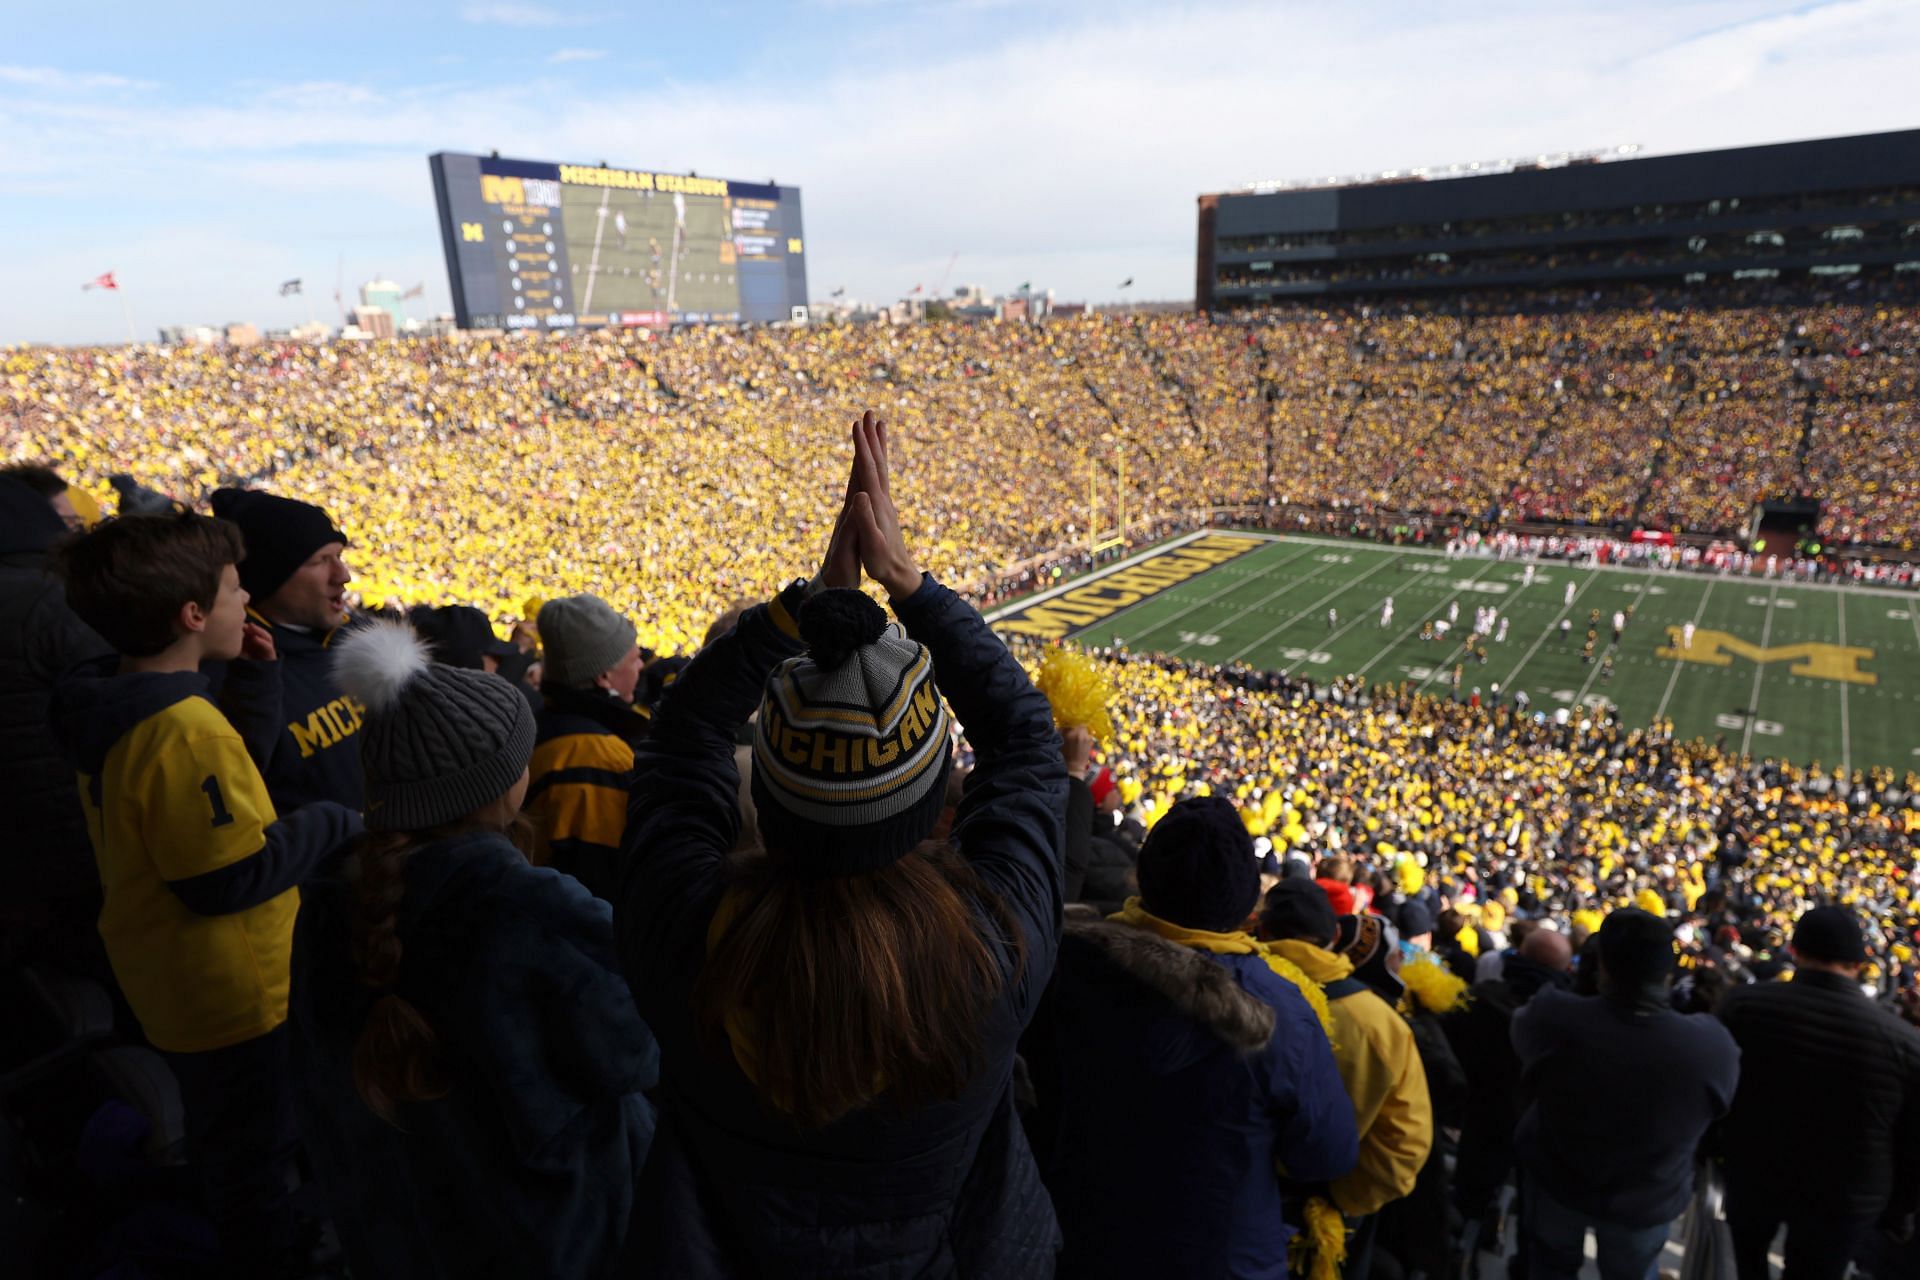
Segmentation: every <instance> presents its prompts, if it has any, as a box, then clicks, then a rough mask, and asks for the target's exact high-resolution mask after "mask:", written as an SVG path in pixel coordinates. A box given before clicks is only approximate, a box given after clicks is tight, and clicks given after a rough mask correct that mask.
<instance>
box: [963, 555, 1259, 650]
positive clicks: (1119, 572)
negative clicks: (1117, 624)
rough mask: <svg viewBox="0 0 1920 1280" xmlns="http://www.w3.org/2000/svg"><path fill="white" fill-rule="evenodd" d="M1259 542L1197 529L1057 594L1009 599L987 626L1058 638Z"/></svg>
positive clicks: (1192, 575) (1232, 558)
mask: <svg viewBox="0 0 1920 1280" xmlns="http://www.w3.org/2000/svg"><path fill="white" fill-rule="evenodd" d="M1265 545H1267V540H1266V539H1264V538H1249V537H1244V536H1241V535H1239V534H1231V533H1208V534H1203V535H1201V536H1200V537H1198V538H1195V539H1194V540H1193V541H1191V542H1185V543H1182V544H1180V545H1179V546H1175V547H1169V548H1167V549H1166V550H1165V551H1160V552H1155V553H1154V554H1152V555H1149V556H1147V557H1145V558H1144V559H1141V560H1136V561H1134V562H1133V563H1131V564H1127V565H1120V566H1115V567H1114V568H1112V569H1109V570H1107V571H1106V572H1104V573H1100V574H1096V575H1095V576H1093V577H1091V578H1088V579H1086V580H1085V581H1083V582H1081V583H1079V584H1078V585H1076V586H1072V587H1069V588H1067V590H1065V591H1062V592H1061V593H1060V594H1059V595H1054V596H1048V597H1047V598H1045V599H1041V600H1035V601H1033V602H1032V603H1030V604H1023V605H1015V606H1014V607H1013V608H1011V609H1009V610H1008V611H1007V612H1006V613H1004V614H1002V615H1000V616H999V617H997V618H995V619H994V622H993V626H994V628H995V630H998V631H1005V632H1010V633H1012V634H1014V635H1022V636H1037V637H1039V638H1040V639H1043V640H1060V639H1063V638H1065V637H1067V636H1070V635H1073V634H1074V633H1076V632H1079V631H1084V630H1085V629H1086V628H1088V627H1090V626H1092V625H1093V624H1094V623H1096V622H1099V621H1101V620H1102V619H1104V618H1111V617H1112V616H1113V615H1114V614H1116V613H1119V612H1120V611H1121V610H1122V609H1130V608H1132V607H1133V606H1134V605H1136V604H1139V603H1140V602H1141V601H1142V600H1147V599H1151V598H1152V597H1154V596H1157V595H1159V594H1160V593H1161V592H1162V591H1166V590H1168V589H1169V588H1171V587H1176V586H1178V585H1180V584H1181V583H1182V582H1185V581H1186V580H1187V579H1189V578H1197V577H1199V576H1200V575H1201V574H1203V573H1205V572H1206V571H1207V570H1209V569H1212V568H1214V567H1215V566H1217V565H1222V564H1225V563H1226V562H1227V561H1229V560H1234V559H1237V558H1239V557H1240V556H1243V555H1246V554H1247V553H1248V552H1250V551H1258V550H1259V549H1260V548H1261V547H1263V546H1265Z"/></svg>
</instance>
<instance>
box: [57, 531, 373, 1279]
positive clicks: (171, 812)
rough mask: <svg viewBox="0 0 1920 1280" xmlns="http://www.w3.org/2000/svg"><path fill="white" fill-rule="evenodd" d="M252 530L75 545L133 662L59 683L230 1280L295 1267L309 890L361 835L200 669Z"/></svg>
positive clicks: (233, 590) (114, 941) (64, 564)
mask: <svg viewBox="0 0 1920 1280" xmlns="http://www.w3.org/2000/svg"><path fill="white" fill-rule="evenodd" d="M243 554H244V552H243V549H242V546H241V542H240V535H239V532H238V531H237V530H236V529H235V528H234V527H233V526H232V525H230V524H226V523H225V522H223V521H218V520H210V519H208V518H206V517H205V516H198V515H193V514H191V513H180V514H176V515H165V516H130V517H123V518H121V519H119V520H116V521H114V522H112V523H111V524H106V525H102V526H101V527H100V528H99V529H97V530H96V531H94V532H93V533H91V534H89V535H88V536H86V537H85V538H82V539H80V540H79V541H77V542H75V543H72V544H70V545H69V546H68V547H66V548H64V549H63V553H62V558H61V568H62V572H63V573H64V575H65V577H66V580H67V594H68V599H69V600H70V602H71V603H72V605H73V609H74V612H75V613H77V614H79V615H80V617H81V618H82V619H84V620H85V621H86V622H87V623H88V624H89V625H91V626H92V627H93V628H94V630H95V631H97V632H99V633H100V635H101V636H102V637H103V638H105V639H106V641H107V642H108V643H110V644H111V645H113V647H114V649H115V650H116V651H118V653H119V655H120V656H119V659H118V662H117V664H116V663H115V661H114V660H113V659H104V660H102V661H101V662H99V663H96V664H92V665H90V666H84V667H82V668H81V669H80V670H79V671H78V672H77V673H74V674H73V675H70V676H69V677H68V678H67V679H65V680H64V681H63V682H62V683H61V685H60V687H59V688H58V690H57V691H56V694H55V699H54V706H53V716H54V723H55V732H56V733H57V734H58V735H59V737H60V739H61V742H62V746H63V749H64V750H65V751H66V752H67V754H68V756H69V758H70V759H71V760H72V762H73V764H74V766H75V768H76V769H77V770H78V771H79V775H80V779H79V781H80V793H81V796H82V799H83V803H84V804H85V806H86V808H87V824H88V828H89V830H90V831H91V832H92V834H93V842H94V854H95V858H96V860H97V862H98V865H99V869H100V880H101V883H102V885H103V886H104V888H105V898H106V901H105V906H104V907H103V908H102V910H101V913H100V933H101V935H102V936H103V937H104V938H105V939H106V944H107V954H108V956H109V958H110V959H111V960H112V962H113V971H114V974H115V976H116V977H117V978H118V979H119V982H120V987H121V990H122V991H124V992H125V993H126V997H127V1002H128V1003H129V1004H130V1005H131V1006H132V1008H133V1012H134V1014H135V1015H136V1016H137V1017H138V1018H139V1020H140V1026H141V1028H142V1029H143V1030H144V1031H145V1032H146V1035H147V1038H148V1040H150V1041H151V1042H152V1043H153V1046H154V1047H155V1048H156V1049H159V1050H161V1051H162V1052H163V1053H164V1054H166V1056H167V1060H168V1063H169V1065H170V1066H172V1068H173V1072H174V1075H175V1076H176V1077H177V1078H178V1080H179V1083H180V1100H181V1103H182V1104H183V1106H184V1108H185V1112H186V1143H187V1159H188V1161H189V1163H190V1164H191V1165H192V1166H193V1168H194V1172H195V1174H196V1175H197V1176H198V1179H199V1181H200V1184H201V1188H202V1192H203V1195H204V1198H205V1201H206V1204H207V1208H208V1211H209V1212H210V1213H211V1215H212V1217H213V1221H214V1226H215V1228H216V1230H217V1232H218V1238H219V1247H220V1254H221V1259H222V1268H221V1274H227V1275H232V1276H236V1277H245V1278H246V1280H256V1278H257V1277H273V1276H279V1275H284V1274H289V1273H290V1270H291V1268H292V1266H293V1264H294V1259H293V1253H294V1240H293V1234H294V1225H293V1213H292V1209H291V1207H290V1205H289V1202H288V1199H287V1187H286V1176H287V1173H288V1168H287V1165H288V1163H289V1161H290V1158H291V1156H292V1152H293V1146H294V1136H293V1124H292V1112H291V1107H290V1097H289V1093H288V1085H287V1037H286V1020H287V988H288V982H289V970H288V957H289V950H290V947H291V944H292V937H293V922H294V916H295V913H296V912H297V911H298V910H299V907H300V894H299V891H298V889H297V888H296V886H297V885H299V884H300V882H301V881H302V880H304V879H305V878H306V877H307V875H308V873H309V872H310V871H311V870H312V868H313V867H314V866H315V865H316V864H317V863H318V862H319V860H320V859H321V858H322V857H324V856H325V855H326V854H327V853H328V852H330V851H331V850H333V849H336V848H338V847H339V846H340V845H341V844H342V843H343V842H344V841H345V840H346V839H347V838H348V837H349V836H350V835H352V834H353V833H354V832H356V831H358V830H359V825H360V823H359V818H358V816H357V815H355V814H353V813H351V812H349V811H348V810H346V809H344V808H342V807H341V806H339V805H336V804H327V803H315V804H312V805H308V806H307V807H306V808H304V809H302V810H300V811H298V812H296V813H292V814H289V815H288V816H287V817H286V818H284V819H282V818H280V817H279V816H278V815H277V814H276V812H275V810H274V807H273V801H272V799H271V798H270V797H269V795H268V793H267V790H266V787H265V784H264V782H263V781H262V779H261V777H260V773H259V771H258V769H256V768H255V767H254V763H253V761H252V759H251V758H250V757H249V755H248V753H247V751H246V749H245V747H244V745H243V744H242V742H241V739H240V735H239V734H238V733H237V732H236V731H235V730H234V728H233V726H232V725H230V724H228V723H227V721H226V720H225V719H224V718H223V717H222V716H221V715H220V712H219V711H218V710H216V709H215V708H214V706H213V704H212V703H211V702H210V701H208V699H207V697H206V690H207V681H206V678H205V677H203V676H202V675H201V674H200V664H201V663H202V662H205V661H214V662H221V661H231V660H232V659H234V658H236V657H238V656H239V655H240V653H241V651H242V648H243V646H246V647H252V648H254V651H255V653H256V654H257V655H258V656H260V657H264V656H266V652H265V651H263V649H262V648H261V646H263V645H264V644H265V635H264V633H263V632H260V631H259V630H258V629H257V628H255V629H249V628H248V627H247V623H246V607H247V593H246V591H245V590H244V589H242V587H241V586H240V576H239V573H238V572H237V571H236V568H235V563H236V562H237V561H238V560H239V559H240V558H241V556H242V555H243Z"/></svg>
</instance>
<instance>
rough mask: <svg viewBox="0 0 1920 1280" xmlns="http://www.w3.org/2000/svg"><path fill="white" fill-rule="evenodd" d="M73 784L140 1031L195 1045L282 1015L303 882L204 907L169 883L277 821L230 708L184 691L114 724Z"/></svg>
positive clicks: (110, 945)
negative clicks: (110, 737)
mask: <svg viewBox="0 0 1920 1280" xmlns="http://www.w3.org/2000/svg"><path fill="white" fill-rule="evenodd" d="M79 781H80V796H81V800H82V803H83V805H84V806H85V809H86V815H87V832H88V835H89V836H90V837H91V838H92V841H93V853H94V859H95V861H96V862H97V863H98V864H99V867H100V883H101V885H102V887H103V888H104V889H105V891H106V905H105V906H104V907H103V908H102V910H101V912H100V935H101V937H103V938H104V939H105V940H106V944H107V956H108V958H109V959H110V960H112V962H113V972H114V976H115V977H116V978H118V979H119V980H120V988H121V990H123V991H124V992H126V995H127V1002H128V1003H129V1004H130V1005H132V1006H133V1011H134V1013H135V1014H136V1015H138V1017H139V1019H140V1025H141V1026H142V1027H143V1028H144V1029H145V1030H146V1033H147V1038H148V1039H149V1040H151V1041H152V1042H153V1043H154V1046H155V1047H156V1048H159V1049H164V1050H167V1051H168V1052H171V1053H200V1052H205V1051H207V1050H210V1049H221V1048H225V1047H226V1046H228V1045H232V1044H238V1043H240V1042H241V1041H243V1040H251V1039H253V1038H254V1037H256V1036H260V1035H264V1034H266V1033H267V1032H269V1031H271V1030H273V1029H274V1028H275V1027H277V1026H279V1025H280V1024H281V1023H283V1022H285V1021H286V1020H287V988H288V983H289V976H288V964H289V960H290V955H291V950H292V945H293V919H294V916H295V915H296V914H297V913H298V911H299V910H300V891H299V890H298V889H288V890H287V891H286V892H284V893H282V894H280V895H279V896H278V897H275V898H272V899H269V900H268V901H266V902H263V903H261V904H260V905H258V906H255V907H249V908H247V909H246V910H244V911H238V912H235V913H233V914H231V915H220V916H202V915H196V914H195V913H194V912H192V911H190V910H189V909H188V908H187V905H186V904H185V903H184V902H182V901H181V900H180V899H179V898H178V897H177V896H175V895H174V893H173V891H172V890H171V889H169V888H168V887H167V881H169V880H185V879H187V878H189V877H192V876H197V875H203V874H205V873H206V872H209V871H217V870H219V869H220V868H221V867H224V866H227V865H229V864H231V863H235V862H238V861H240V860H241V859H242V858H245V857H247V856H249V855H250V854H254V853H257V852H259V850H260V848H261V846H262V845H263V844H264V843H265V842H266V829H267V827H268V826H269V825H271V824H272V823H273V821H274V817H275V815H274V811H273V801H272V800H270V799H268V798H267V788H266V783H265V782H263V781H262V780H261V777H260V771H259V770H258V769H257V768H255V767H254V763H253V760H252V759H251V758H250V757H249V756H248V755H247V751H246V747H245V745H244V744H243V743H242V742H241V740H240V735H239V734H238V733H237V732H235V730H234V728H233V726H232V725H231V724H229V723H228V722H227V718H226V717H225V716H223V715H221V714H220V712H219V710H218V709H217V708H215V707H214V705H213V704H212V703H211V702H208V701H207V700H206V699H205V698H198V697H190V698H183V699H181V700H180V701H179V702H175V703H173V704H172V705H170V706H167V707H165V708H163V709H161V710H159V711H156V712H155V713H154V714H152V715H150V716H148V717H147V718H146V719H144V720H141V721H140V722H138V723H137V724H135V725H134V726H133V728H131V729H129V730H128V731H127V732H126V733H124V734H122V735H121V737H120V739H119V740H118V741H117V742H115V743H114V744H113V746H112V747H111V748H110V749H109V750H108V751H107V755H106V759H105V761H104V763H103V764H102V765H101V768H100V772H99V773H98V774H97V775H92V774H87V773H82V774H80V778H79Z"/></svg>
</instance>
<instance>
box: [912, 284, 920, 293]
mask: <svg viewBox="0 0 1920 1280" xmlns="http://www.w3.org/2000/svg"><path fill="white" fill-rule="evenodd" d="M920 289H921V286H920V285H915V286H913V291H914V292H915V293H918V292H920Z"/></svg>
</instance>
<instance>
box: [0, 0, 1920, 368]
mask: <svg viewBox="0 0 1920 1280" xmlns="http://www.w3.org/2000/svg"><path fill="white" fill-rule="evenodd" d="M4 14H5V17H4V26H5V30H6V36H5V38H4V40H0V172H4V173H5V174H6V176H7V185H8V188H9V190H8V198H7V199H5V200H0V243H5V244H6V245H7V246H9V249H10V250H11V252H9V253H8V254H7V257H6V261H7V277H8V279H9V282H10V283H11V284H12V286H13V287H12V289H11V290H10V291H9V292H10V294H11V296H10V297H9V299H8V302H7V304H6V305H5V306H3V307H0V343H17V342H28V341H45V342H84V341H94V340H102V341H112V340H117V339H119V338H121V337H123V336H124V334H125V323H124V321H123V319H122V314H121V310H120V307H119V304H118V303H117V302H116V300H114V299H113V298H111V297H110V296H104V295H102V294H100V293H98V292H94V293H82V292H81V291H80V289H79V285H80V284H81V283H82V282H83V281H85V280H88V279H90V278H92V277H93V276H95V275H97V274H98V273H100V272H101V271H106V270H113V271H115V272H117V273H118V275H119V278H120V280H121V282H122V284H123V285H124V286H125V288H126V299H125V300H126V303H127V306H128V307H129V308H130V310H131V312H132V314H133V318H134V321H135V323H136V325H137V329H138V332H139V333H140V335H141V336H142V337H147V336H150V335H151V332H152V329H153V327H154V326H155V325H158V324H167V323H182V322H185V323H224V322H226V321H228V320H252V321H255V322H257V323H259V324H261V325H263V326H265V325H277V324H287V323H293V322H297V321H300V320H303V319H306V318H307V316H308V313H309V310H311V311H312V312H314V313H315V314H318V315H319V316H321V318H325V319H332V318H333V315H332V305H331V300H330V298H329V297H328V295H329V294H330V293H331V292H332V288H333V282H334V279H335V275H336V271H338V272H340V273H341V274H342V275H344V277H345V282H346V286H347V290H348V292H349V293H351V292H352V290H353V289H354V288H355V287H356V286H357V285H358V284H359V283H360V282H361V281H363V280H365V279H367V278H369V277H370V276H373V275H375V274H381V275H387V276H391V277H392V278H394V279H396V280H398V281H400V282H401V283H402V284H403V285H411V284H414V283H416V282H424V283H425V285H426V287H427V293H426V299H425V302H426V306H425V309H424V310H425V312H427V313H431V312H437V311H443V310H447V309H449V307H450V303H449V298H448V290H447V281H446V270H445V265H444V260H443V259H442V257H441V253H440V245H439V233H438V230H437V228H436V225H435V219H434V213H433V191H432V184H431V181H430V179H429V176H428V170H427V161H426V157H427V155H428V154H429V153H431V152H433V151H437V150H455V151H482V152H484V151H487V150H490V149H494V148H497V149H499V150H500V151H501V152H502V153H503V154H507V155H519V156H526V157H529V158H536V159H554V160H577V161H598V160H607V161H610V162H612V163H614V164H620V165H631V166H633V167H638V168H658V169H668V170H685V169H690V168H691V169H698V170H699V171H700V172H701V173H703V174H711V175H716V176H724V177H735V178H745V179H755V180H759V179H765V178H768V177H772V178H777V179H778V180H779V181H781V182H783V183H792V184H797V185H799V186H800V187H801V188H802V190H803V193H804V200H805V209H806V221H807V226H806V232H807V247H808V256H809V268H808V279H809V284H810V286H811V288H812V291H813V293H814V295H815V296H816V297H824V296H825V295H826V294H827V293H828V292H829V291H830V290H832V289H834V288H836V287H841V286H844V287H846V288H847V290H848V291H849V293H850V294H851V295H853V296H855V297H861V298H866V299H869V300H873V301H885V300H888V299H891V298H894V297H897V296H899V295H900V294H901V293H903V292H905V291H906V290H908V289H911V288H912V287H913V286H914V285H915V284H916V283H924V284H926V285H927V286H928V287H929V288H931V287H932V286H933V285H934V284H935V283H936V282H937V281H939V280H940V279H941V278H942V276H943V273H944V272H945V271H946V268H947V264H948V262H949V260H950V259H952V258H953V256H954V255H956V254H957V255H958V260H957V263H956V264H955V266H954V267H953V269H952V272H951V275H950V276H948V277H947V283H948V285H949V286H951V285H956V284H961V283H979V284H982V285H985V286H986V287H987V288H989V289H990V290H996V291H997V290H1005V289H1009V288H1011V287H1013V286H1016V285H1018V284H1019V283H1021V282H1023V281H1032V282H1033V283H1034V285H1035V286H1036V287H1041V288H1045V287H1051V288H1054V289H1055V290H1057V291H1058V293H1059V294H1060V296H1062V297H1065V298H1083V299H1089V300H1094V301H1100V300H1105V299H1108V298H1111V297H1113V296H1114V292H1115V286H1116V285H1117V284H1118V283H1119V281H1120V280H1121V279H1123V278H1125V277H1129V276H1131V277H1133V278H1134V279H1135V281H1136V286H1135V288H1134V290H1132V291H1131V292H1132V294H1133V296H1137V297H1164V298H1184V297H1190V296H1191V295H1192V288H1193V285H1192V276H1193V250H1194V245H1193V237H1194V209H1193V198H1194V196H1195V195H1196V194H1198V193H1199V192H1201V191H1207V190H1223V189H1228V188H1231V187H1234V186H1236V185H1238V184H1239V183H1241V182H1244V181H1247V180H1250V179H1256V178H1263V177H1297V176H1305V175H1310V174H1315V173H1352V172H1357V171H1365V170H1370V169H1385V168H1394V167H1405V166H1411V165H1419V164H1440V163H1446V162H1450V161H1456V160H1475V159H1490V158H1493V157H1497V156H1502V155H1509V154H1525V153H1531V152H1538V151H1558V150H1568V149H1579V148H1584V147H1598V146H1606V145H1613V144H1617V143H1625V142H1635V143H1640V144H1642V145H1643V146H1644V147H1645V148H1646V149H1647V151H1648V152H1650V153H1663V152H1679V151H1690V150H1698V149H1704V148H1709V147H1717V146H1730V145H1739V144H1743V143H1753V142H1768V141H1777V140H1782V139H1789V138H1808V137H1820V136H1825V135H1830V134H1842V133H1864V132H1873V131H1877V130H1881V129H1893V128H1912V127H1915V126H1920V93H1916V92H1915V90H1914V86H1915V84H1916V83H1920V3H1915V2H1914V0H1838V2H1836V3H1830V4H1811V5H1809V4H1788V3H1774V4H1768V3H1733V2H1730V0H1700V2H1693V0H1611V2H1610V3H1554V2H1553V0H1533V2H1530V3H1518V2H1508V0H1499V2H1496V3H1460V4H1454V5H1449V6H1440V5H1425V4H1413V3H1407V2H1405V0H1402V2H1401V3H1384V2H1377V0H1348V2H1347V3H1342V4H1338V5H1330V4H1326V3H1324V2H1321V0H1316V2H1314V3H1294V2H1293V0H1279V2H1274V3H1243V2H1233V3H1228V2H1222V3H1209V2H1204V0H1201V2H1194V3H1164V2H1163V3H1144V2H1141V0H1105V2H1104V3H1088V2H1085V0H1026V2H1024V3H1009V2H1007V0H926V2H924V3H916V2H913V0H893V2H890V3H889V2H886V0H803V2H801V3H794V4H748V3H715V2H713V0H708V2H707V3H704V4H699V5H686V4H662V3H645V4H634V3H606V4H573V3H561V2H559V0H555V2H554V3H510V2H503V3H388V4H384V5H369V4H358V3H349V4H337V5H331V6H320V5H315V6H304V7H303V6H280V7H275V6H262V5H260V4H258V3H257V2H250V3H245V4H227V3H219V4H207V3H192V2H191V0H185V2H183V3H181V4H178V5H173V6H156V5H153V4H151V3H139V4H122V3H98V4H86V5H66V6H50V5H32V6H29V5H27V4H25V3H24V2H23V0H7V3H6V5H5V8H4ZM292 276H299V277H302V278H303V279H304V280H305V281H306V282H307V288H308V291H309V295H310V296H309V297H308V298H306V299H304V300H301V299H295V300H286V301H283V300H281V299H279V298H278V297H277V296H276V295H275V287H276V286H277V285H278V284H279V282H280V281H281V280H284V279H286V278H288V277H292Z"/></svg>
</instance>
